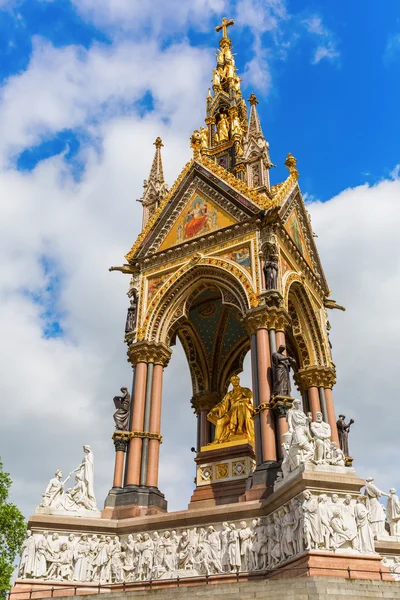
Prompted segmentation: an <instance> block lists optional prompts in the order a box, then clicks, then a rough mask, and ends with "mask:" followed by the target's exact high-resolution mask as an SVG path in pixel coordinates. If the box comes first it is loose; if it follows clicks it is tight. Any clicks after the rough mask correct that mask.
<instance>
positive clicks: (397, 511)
mask: <svg viewBox="0 0 400 600" xmlns="http://www.w3.org/2000/svg"><path fill="white" fill-rule="evenodd" d="M386 516H387V520H388V523H389V530H390V535H397V536H400V500H399V497H398V496H397V495H396V490H395V488H391V489H390V490H389V498H388V501H387V506H386Z"/></svg>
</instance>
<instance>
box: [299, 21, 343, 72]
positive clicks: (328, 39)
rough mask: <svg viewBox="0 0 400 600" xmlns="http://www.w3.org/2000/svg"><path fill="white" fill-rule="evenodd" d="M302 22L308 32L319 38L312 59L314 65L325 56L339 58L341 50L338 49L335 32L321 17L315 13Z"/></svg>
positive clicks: (329, 58) (332, 58) (331, 58)
mask: <svg viewBox="0 0 400 600" xmlns="http://www.w3.org/2000/svg"><path fill="white" fill-rule="evenodd" d="M302 24H303V25H304V27H305V28H306V30H307V31H308V33H310V34H311V35H313V36H316V37H317V39H319V42H318V45H317V47H316V49H315V51H314V56H313V59H312V63H313V64H314V65H316V64H318V63H319V62H321V60H323V59H324V58H327V59H328V60H330V61H334V60H335V59H338V58H339V56H340V52H339V51H338V50H337V47H336V40H335V39H334V36H333V33H332V32H331V31H329V29H327V27H325V26H324V25H323V23H322V19H321V17H319V16H317V15H313V16H312V17H310V18H308V19H304V20H303V21H302Z"/></svg>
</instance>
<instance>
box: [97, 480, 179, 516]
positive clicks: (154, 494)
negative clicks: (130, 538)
mask: <svg viewBox="0 0 400 600" xmlns="http://www.w3.org/2000/svg"><path fill="white" fill-rule="evenodd" d="M167 507H168V503H167V501H166V499H165V496H164V494H163V493H161V492H160V490H159V489H158V488H155V487H148V486H144V485H143V486H139V485H132V486H126V487H124V488H117V487H113V488H111V490H110V491H109V492H108V496H107V498H106V501H105V503H104V510H102V512H101V516H102V518H103V519H129V518H132V517H139V516H146V515H155V514H157V513H164V512H167Z"/></svg>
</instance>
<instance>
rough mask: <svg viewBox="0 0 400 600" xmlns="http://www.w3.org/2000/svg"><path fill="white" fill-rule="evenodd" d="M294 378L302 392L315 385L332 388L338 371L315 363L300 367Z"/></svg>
mask: <svg viewBox="0 0 400 600" xmlns="http://www.w3.org/2000/svg"><path fill="white" fill-rule="evenodd" d="M294 380H295V382H296V385H297V386H298V387H299V389H300V390H301V391H302V392H303V391H304V390H308V388H310V387H313V386H315V387H323V388H329V389H331V388H332V387H333V386H334V385H335V383H336V372H335V369H333V368H332V367H320V366H317V365H314V366H312V367H307V368H306V369H299V370H298V371H297V373H295V374H294Z"/></svg>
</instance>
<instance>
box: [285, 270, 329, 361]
mask: <svg viewBox="0 0 400 600" xmlns="http://www.w3.org/2000/svg"><path fill="white" fill-rule="evenodd" d="M285 307H286V309H287V310H288V312H289V315H290V316H291V319H292V331H291V334H292V339H293V342H294V344H295V346H296V349H297V352H298V355H299V359H300V363H301V364H300V366H301V367H302V368H305V367H309V366H312V365H318V366H328V365H329V358H328V355H327V351H326V346H325V344H324V336H323V333H322V330H321V327H320V324H319V321H318V318H317V315H316V312H315V309H314V307H313V305H312V303H311V300H310V298H309V294H308V292H307V289H306V287H305V286H304V283H303V281H302V280H301V278H300V276H299V275H297V274H294V273H292V274H291V275H290V276H289V277H288V279H287V281H286V286H285Z"/></svg>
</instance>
